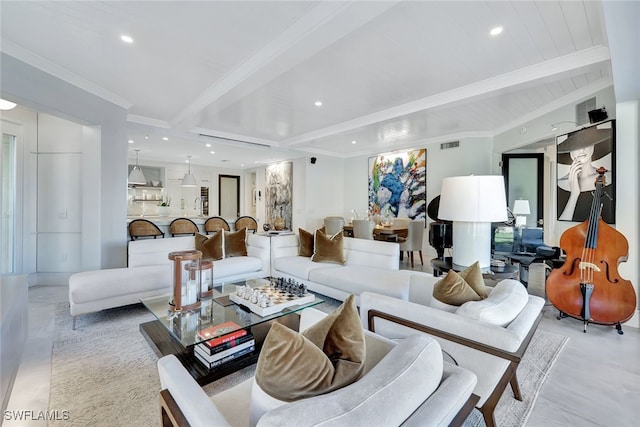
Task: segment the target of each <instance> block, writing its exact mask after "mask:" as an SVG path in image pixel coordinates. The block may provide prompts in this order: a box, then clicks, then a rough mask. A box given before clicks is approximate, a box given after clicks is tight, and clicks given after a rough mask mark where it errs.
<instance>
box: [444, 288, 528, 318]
mask: <svg viewBox="0 0 640 427" xmlns="http://www.w3.org/2000/svg"><path fill="white" fill-rule="evenodd" d="M528 300H529V294H528V293H527V290H526V289H525V288H524V286H523V285H522V283H520V282H519V281H517V280H513V279H506V280H503V281H501V282H499V283H498V284H496V286H495V287H494V288H493V290H492V291H491V293H490V294H489V296H488V297H487V298H485V299H483V300H482V301H469V302H467V303H464V304H462V305H461V306H460V307H459V308H458V309H457V310H456V314H459V315H460V316H465V317H469V318H471V319H476V320H481V321H483V322H488V323H492V324H494V325H499V326H506V325H508V324H509V323H511V321H512V320H513V319H515V318H516V316H517V315H518V314H519V313H520V312H521V311H522V309H523V308H524V306H525V305H527V301H528Z"/></svg>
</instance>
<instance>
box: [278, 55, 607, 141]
mask: <svg viewBox="0 0 640 427" xmlns="http://www.w3.org/2000/svg"><path fill="white" fill-rule="evenodd" d="M609 59H610V56H609V49H608V48H607V47H605V46H598V47H593V48H589V49H584V50H581V51H579V52H576V53H572V54H569V55H566V56H562V57H559V58H556V59H551V60H548V61H545V62H541V63H538V64H534V65H531V66H528V67H525V68H521V69H519V70H515V71H512V72H509V73H505V74H501V75H498V76H495V77H491V78H488V79H485V80H481V81H479V82H475V83H471V84H469V85H466V86H462V87H459V88H455V89H452V90H448V91H445V92H441V93H437V94H435V95H432V96H428V97H426V98H422V99H418V100H416V101H412V102H408V103H405V104H401V105H397V106H395V107H391V108H387V109H385V110H381V111H377V112H375V113H372V114H367V115H365V116H362V117H358V118H355V119H352V120H347V121H345V122H342V123H338V124H336V125H333V126H328V127H326V128H323V129H318V130H315V131H312V132H308V133H305V134H302V135H298V136H295V137H292V138H288V139H286V140H284V141H282V146H283V147H284V146H295V145H298V144H302V143H305V142H309V141H312V140H317V139H320V138H325V137H327V136H330V135H334V134H338V133H342V132H347V131H350V130H354V129H357V128H361V127H364V126H369V125H372V124H374V123H379V122H383V121H386V120H391V119H394V118H396V117H401V116H405V115H408V114H412V113H416V112H418V111H423V110H428V109H430V108H436V107H442V106H444V105H450V104H454V103H460V102H469V101H471V100H472V99H474V98H477V97H481V96H486V95H488V94H490V93H494V92H499V91H504V90H507V89H510V88H514V87H516V86H520V85H525V84H528V83H532V82H534V81H537V80H542V79H546V78H549V77H552V76H557V75H560V74H564V73H570V72H572V71H574V70H578V69H580V68H583V67H588V66H590V65H594V64H599V63H602V62H605V61H608V60H609Z"/></svg>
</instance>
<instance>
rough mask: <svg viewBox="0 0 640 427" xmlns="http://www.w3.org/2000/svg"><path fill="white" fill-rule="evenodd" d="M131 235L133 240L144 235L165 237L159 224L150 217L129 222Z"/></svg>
mask: <svg viewBox="0 0 640 427" xmlns="http://www.w3.org/2000/svg"><path fill="white" fill-rule="evenodd" d="M129 237H131V240H137V239H139V238H142V237H153V238H154V239H155V238H156V237H160V238H163V237H164V233H163V232H162V230H160V228H158V226H157V225H155V224H154V223H153V222H151V221H149V220H148V219H134V220H133V221H131V222H130V223H129Z"/></svg>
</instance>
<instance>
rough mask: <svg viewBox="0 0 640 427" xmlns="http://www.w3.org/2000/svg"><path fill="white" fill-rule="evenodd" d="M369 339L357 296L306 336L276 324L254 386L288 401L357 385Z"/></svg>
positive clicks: (260, 359)
mask: <svg viewBox="0 0 640 427" xmlns="http://www.w3.org/2000/svg"><path fill="white" fill-rule="evenodd" d="M365 356H366V354H365V339H364V332H363V330H362V326H361V324H360V317H359V316H358V309H357V307H356V302H355V296H354V295H350V296H349V297H348V298H347V299H346V300H345V301H344V303H343V304H342V305H341V306H340V307H338V308H337V309H336V310H335V311H334V312H333V313H331V314H329V315H328V316H326V317H325V318H323V319H322V320H320V321H319V322H317V323H316V324H314V325H313V326H311V327H310V328H308V329H307V330H306V331H304V332H303V333H302V334H299V333H297V332H295V331H292V330H291V329H288V328H287V327H286V326H282V325H281V324H279V323H274V324H273V325H272V326H271V329H270V330H269V333H268V334H267V337H266V339H265V341H264V344H263V346H262V350H261V351H260V356H259V358H258V364H257V366H256V373H255V381H256V383H257V384H258V385H259V386H260V388H261V389H262V390H263V391H264V392H265V393H267V394H268V395H270V396H272V397H274V398H276V399H279V400H284V401H287V402H290V401H294V400H298V399H304V398H308V397H313V396H317V395H319V394H324V393H328V392H331V391H334V390H337V389H339V388H341V387H344V386H346V385H349V384H351V383H352V382H354V381H356V380H357V379H358V378H359V377H360V374H361V373H362V370H363V369H364V362H365Z"/></svg>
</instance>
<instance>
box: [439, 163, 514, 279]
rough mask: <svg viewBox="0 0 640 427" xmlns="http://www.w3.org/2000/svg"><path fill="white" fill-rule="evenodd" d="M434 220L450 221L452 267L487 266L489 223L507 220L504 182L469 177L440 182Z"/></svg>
mask: <svg viewBox="0 0 640 427" xmlns="http://www.w3.org/2000/svg"><path fill="white" fill-rule="evenodd" d="M438 218H441V219H446V220H450V221H453V264H454V266H455V267H456V269H457V268H458V267H460V268H465V267H468V266H470V265H472V264H473V263H474V262H476V261H479V262H480V268H481V269H483V270H488V269H489V268H490V266H491V223H492V222H498V221H506V220H507V202H506V197H505V189H504V178H503V177H502V176H501V175H470V176H456V177H449V178H444V179H443V180H442V191H441V193H440V207H439V210H438Z"/></svg>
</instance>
